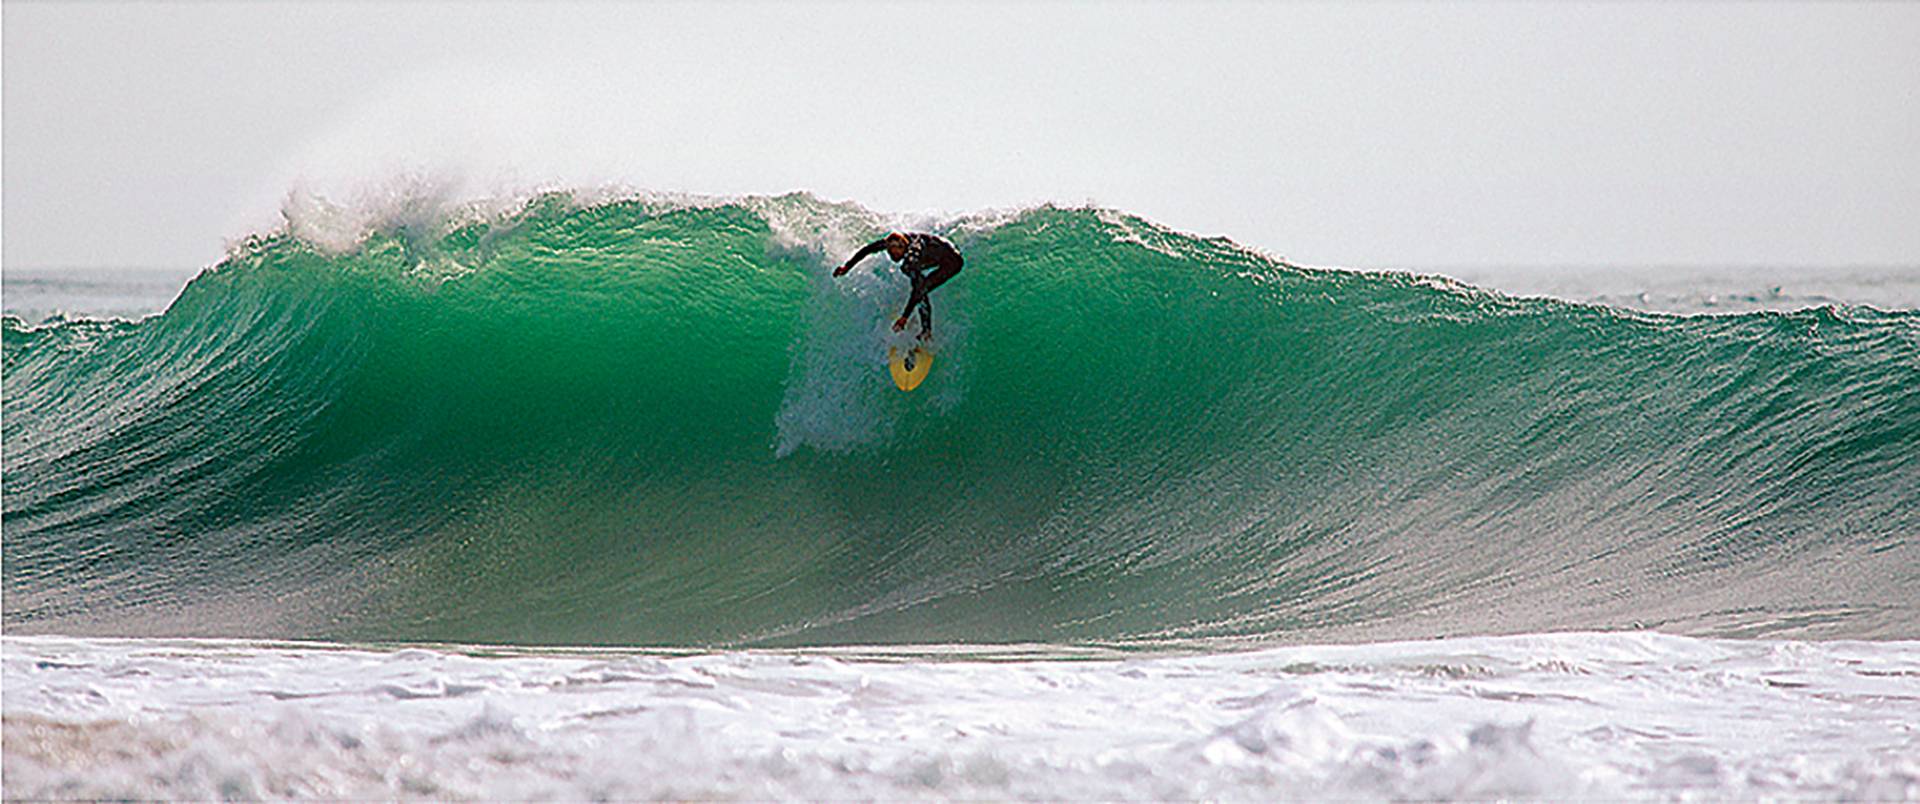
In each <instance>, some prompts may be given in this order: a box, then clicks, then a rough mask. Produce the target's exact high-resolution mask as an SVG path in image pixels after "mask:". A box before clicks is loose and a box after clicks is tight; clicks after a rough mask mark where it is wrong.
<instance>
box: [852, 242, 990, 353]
mask: <svg viewBox="0 0 1920 804" xmlns="http://www.w3.org/2000/svg"><path fill="white" fill-rule="evenodd" d="M881 249H886V250H887V256H888V257H890V258H892V259H893V261H894V262H897V263H900V273H903V274H906V275H907V279H908V280H911V281H912V282H913V292H912V293H909V294H907V309H905V310H903V311H901V313H900V317H899V318H896V319H894V321H893V331H894V332H899V331H900V330H902V329H904V328H905V327H906V326H907V318H908V317H909V316H911V315H913V308H915V307H918V308H920V340H923V341H924V340H926V339H928V338H931V337H933V302H931V301H929V300H928V299H927V294H929V293H932V292H933V289H934V288H937V287H940V286H941V285H944V284H946V282H947V280H949V279H952V278H953V275H954V274H957V273H960V263H961V262H962V260H961V259H960V250H959V249H956V248H954V247H953V244H952V243H949V242H947V241H946V239H945V238H942V237H940V236H939V235H933V234H926V233H924V232H894V233H892V234H889V235H887V236H886V237H882V238H880V239H879V240H875V241H873V242H871V243H868V244H867V245H866V247H865V248H862V249H860V250H859V251H858V252H856V253H855V254H854V255H853V258H852V259H849V260H847V263H846V264H845V265H842V266H840V267H838V268H835V269H833V275H834V276H839V275H841V274H844V273H846V272H848V271H851V270H853V266H854V264H855V263H857V262H859V261H861V260H864V259H866V258H867V255H869V254H872V253H874V252H876V251H879V250H881Z"/></svg>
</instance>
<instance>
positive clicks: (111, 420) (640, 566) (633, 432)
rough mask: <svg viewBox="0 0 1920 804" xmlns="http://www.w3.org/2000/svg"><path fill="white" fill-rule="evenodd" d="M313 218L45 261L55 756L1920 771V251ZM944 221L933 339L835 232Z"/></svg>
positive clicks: (1122, 784) (44, 502)
mask: <svg viewBox="0 0 1920 804" xmlns="http://www.w3.org/2000/svg"><path fill="white" fill-rule="evenodd" d="M288 218H289V220H288V224H287V226H285V227H284V228H283V229H282V230H279V231H275V232H270V233H264V234H261V235H256V236H254V237H252V238H249V239H247V240H246V241H244V242H241V243H238V244H236V245H235V246H234V248H233V249H232V251H231V253H230V254H229V256H228V258H227V259H226V260H224V261H223V262H221V263H220V264H219V265H217V266H214V267H212V268H210V269H208V270H206V271H203V272H200V273H199V274H198V275H197V276H195V277H193V279H192V281H191V282H189V283H187V285H186V286H185V287H184V288H183V289H181V290H180V291H179V293H178V295H177V297H175V298H173V299H172V300H171V302H170V303H168V304H167V306H166V309H165V310H164V312H158V313H156V314H153V315H149V316H145V317H139V316H138V315H133V316H128V315H126V314H125V313H126V312H127V311H128V310H130V309H135V308H138V306H139V305H138V303H135V302H129V301H128V298H129V297H130V296H133V295H138V293H139V292H147V293H151V289H143V288H135V287H133V286H132V285H131V284H129V283H127V282H121V283H119V284H115V283H114V282H107V283H106V284H107V285H110V286H111V287H110V288H108V289H107V290H106V291H102V294H101V297H102V298H107V299H111V301H107V302H103V303H102V304H101V305H100V306H99V307H98V308H97V309H96V310H92V311H89V310H84V309H83V310H79V311H77V312H73V313H67V314H53V313H52V312H51V309H52V308H53V307H57V306H59V305H58V304H57V302H58V301H59V299H58V298H57V292H66V291H57V289H56V290H55V291H49V292H50V293H54V294H55V297H54V298H53V299H52V301H49V300H48V299H47V298H36V297H34V296H33V294H31V293H27V294H23V295H21V297H20V298H19V299H16V298H15V294H16V293H18V292H19V290H20V289H21V288H33V289H39V288H40V287H41V286H36V285H27V284H21V283H17V282H15V281H14V277H9V278H8V279H9V289H8V294H9V300H8V302H7V304H8V313H9V314H8V315H7V317H6V318H5V319H4V322H3V323H4V333H3V334H4V367H3V368H4V372H5V377H4V421H3V422H0V430H3V431H4V447H5V455H4V469H5V476H4V530H5V534H4V542H0V546H3V547H4V586H3V587H0V591H3V592H4V603H5V612H4V618H3V619H0V624H3V625H4V629H5V637H4V639H3V640H0V653H3V654H4V659H3V660H0V665H3V666H0V671H3V672H4V679H3V680H4V682H5V684H4V691H3V692H0V706H3V708H4V727H5V742H4V746H5V747H4V771H5V782H4V785H5V794H6V796H7V797H9V798H14V797H62V798H67V797H79V798H152V797H167V798H235V797H242V798H251V797H275V798H279V797H298V798H308V797H311V798H368V797H372V798H765V797H777V798H802V797H804V798H1100V799H1194V798H1229V799H1246V798H1273V797H1306V796H1316V797H1365V798H1459V797H1588V798H1613V797H1634V798H1660V799H1667V798H1698V797H1710V798H1713V797H1736V796H1737V797H1755V796H1764V797H1783V798H1813V799H1836V798H1837V799H1914V798H1920V760H1917V759H1916V758H1920V734H1916V730H1920V727H1917V726H1915V725H1914V724H1916V723H1920V643H1917V642H1915V641H1914V640H1915V639H1917V638H1920V630H1917V629H1915V627H1914V625H1913V623H1915V622H1916V621H1920V619H1916V617H1917V615H1920V583H1916V582H1917V581H1920V572H1916V568H1920V548H1916V547H1915V544H1914V541H1913V539H1912V536H1913V534H1915V533H1916V532H1920V506H1915V505H1913V501H1914V500H1915V499H1920V314H1917V313H1915V312H1914V311H1913V309H1912V305H1911V304H1910V303H1908V304H1902V303H1900V301H1899V299H1900V298H1904V297H1900V296H1899V295H1898V293H1895V294H1894V297H1895V299H1896V300H1895V301H1894V302H1893V303H1888V302H1887V301H1886V298H1887V297H1886V296H1885V295H1884V294H1883V295H1881V296H1878V297H1874V298H1863V297H1860V296H1864V295H1869V293H1870V292H1878V291H1873V290H1872V289H1880V288H1886V287H1895V288H1900V287H1908V286H1912V285H1913V284H1914V282H1913V277H1911V276H1906V275H1893V276H1891V277H1888V276H1864V277H1856V278H1854V279H1852V280H1849V281H1852V282H1854V285H1851V286H1847V287H1859V288H1868V289H1869V291H1863V292H1862V294H1860V295H1859V296H1855V295H1852V294H1850V292H1849V291H1848V290H1846V289H1845V288H1843V289H1842V290H1840V291H1834V292H1831V293H1827V294H1825V295H1820V294H1816V295H1813V296H1809V297H1805V298H1801V297H1794V296H1793V295H1792V294H1791V293H1786V292H1783V291H1781V290H1780V289H1779V288H1777V287H1771V286H1769V287H1768V288H1765V289H1762V290H1760V292H1758V293H1757V294H1748V295H1733V296H1729V295H1726V294H1724V293H1721V292H1718V291H1715V292H1711V293H1709V292H1708V291H1707V290H1705V289H1704V288H1702V287H1699V286H1690V285H1686V284H1685V283H1683V282H1676V281H1675V280H1673V279H1672V278H1670V277H1662V278H1660V280H1659V281H1650V282H1644V283H1639V284H1637V285H1636V284H1635V282H1636V281H1637V280H1632V279H1630V278H1629V279H1624V280H1619V281H1622V282H1625V283H1626V284H1625V285H1623V286H1622V287H1619V288H1608V289H1607V290H1606V291H1605V292H1604V293H1600V294H1593V298H1590V299H1588V300H1584V301H1582V300H1569V299H1567V298H1554V297H1552V296H1551V295H1548V296H1527V297H1522V296H1515V295H1508V294H1506V293H1501V292H1496V291H1492V290H1488V289H1485V288H1481V287H1476V286H1473V285H1469V284H1465V283H1462V282H1460V281H1456V280H1452V279H1447V278H1443V277H1438V276H1421V275H1414V274H1407V273H1395V272H1355V271H1343V270H1328V269H1319V268H1312V267H1307V266H1301V265H1296V264H1293V263H1291V262H1288V261H1286V260H1283V259H1279V258H1276V257H1273V256H1271V255H1268V254H1265V253H1262V252H1260V251H1258V250H1254V249H1249V248H1245V247H1243V246H1241V245H1239V244H1237V243H1234V242H1233V241H1231V240H1228V239H1225V238H1217V237H1199V236H1194V235H1189V234H1185V233H1182V232H1178V231H1175V230H1172V229H1169V228H1167V227H1164V226H1161V225H1158V224H1155V223H1153V222H1151V221H1147V220H1145V219H1142V218H1139V217H1136V216H1132V215H1128V214H1126V213H1124V212H1120V211H1115V210H1108V209H1100V208H1080V207H1057V206H1041V207H1035V208H1028V209H1020V210H1006V211H996V212H992V213H981V214H974V215H966V216H960V217H955V218H932V217H922V218H917V219H916V218H907V217H902V216H886V215H880V214H876V213H873V212H871V211H868V210H866V209H863V208H861V207H859V206H857V205H854V204H845V203H830V202H826V201H822V200H819V199H816V198H813V197H811V196H808V195H804V194H796V195H788V196H780V197H773V198H765V197H754V198H744V199H689V198H677V197H674V198H669V197H662V196H652V195H616V196H602V195H592V194H585V193H548V194H542V195H537V196H532V197H528V198H522V199H514V200H511V201H496V202H490V203H484V204H469V205H447V204H432V205H425V206H422V205H419V204H402V205H399V206H397V207H393V208H388V209H382V210H374V211H368V210H346V209H338V208H333V207H329V206H327V205H325V204H324V203H319V202H313V203H309V204H306V205H304V206H302V205H295V206H294V207H293V208H290V210H289V215H288ZM895 228H913V229H924V230H931V231H935V232H938V233H940V234H942V235H943V236H946V237H947V238H948V239H949V240H951V241H953V242H954V243H955V244H956V245H958V246H959V247H960V248H961V250H962V251H963V252H964V253H965V254H966V257H967V268H966V270H965V271H963V272H962V274H961V275H960V276H959V277H957V278H956V279H955V280H954V281H953V282H952V283H950V284H949V285H948V286H946V287H944V288H942V290H941V291H940V293H939V294H937V295H936V297H935V299H934V303H935V314H936V340H935V342H934V347H935V349H936V350H937V351H938V353H939V354H940V355H941V362H940V364H939V365H938V366H937V367H936V369H935V371H934V373H933V375H932V377H931V378H930V379H929V380H928V382H927V384H926V385H925V386H923V387H922V388H921V389H919V390H918V391H916V392H914V393H913V394H902V393H899V392H898V391H896V390H894V389H893V388H892V386H891V384H890V383H889V382H888V381H887V380H886V369H885V364H884V356H885V354H886V350H887V348H888V347H889V346H890V345H894V344H896V343H898V340H897V339H898V338H901V337H910V334H909V335H907V336H900V335H895V334H894V333H892V332H890V331H889V328H888V327H887V322H889V321H890V320H891V319H892V317H893V315H894V314H896V313H897V308H898V306H899V304H900V303H901V300H902V299H904V298H905V291H906V288H905V280H904V279H903V278H901V277H900V276H899V274H898V273H897V272H896V271H893V270H892V269H891V267H890V266H888V265H883V264H881V263H882V261H880V260H874V261H871V262H869V263H868V264H867V265H865V266H863V267H862V268H861V269H860V270H858V271H856V272H855V273H853V274H851V275H849V276H847V277H845V278H843V279H839V280H836V279H833V278H831V277H830V276H829V275H828V272H829V270H830V269H831V267H833V266H834V265H837V264H839V262H840V261H841V260H843V259H844V258H845V256H846V255H847V254H850V253H852V251H853V250H854V249H855V248H857V247H858V246H859V245H861V244H863V243H865V242H867V241H868V240H870V239H872V238H873V237H874V236H875V235H876V234H879V233H883V232H885V231H887V230H889V229H895ZM143 281H151V280H143ZM46 287H54V286H53V285H48V286H46ZM1549 293H1551V291H1550V290H1549ZM1560 295H1561V296H1565V295H1567V294H1560ZM1650 299H1651V301H1649V300H1650ZM1663 303H1665V304H1667V305H1668V306H1670V307H1673V308H1675V309H1678V310H1679V312H1674V311H1672V310H1661V309H1654V308H1658V307H1660V306H1661V305H1662V304H1663ZM43 308H45V309H43ZM29 311H32V312H31V313H30V312H29Z"/></svg>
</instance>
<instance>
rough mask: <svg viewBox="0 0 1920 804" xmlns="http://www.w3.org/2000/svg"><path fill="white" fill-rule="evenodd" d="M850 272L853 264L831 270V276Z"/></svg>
mask: <svg viewBox="0 0 1920 804" xmlns="http://www.w3.org/2000/svg"><path fill="white" fill-rule="evenodd" d="M851 270H853V263H847V264H846V265H842V266H840V267H838V268H835V269H833V275H834V276H839V275H841V274H844V273H846V272H848V271H851Z"/></svg>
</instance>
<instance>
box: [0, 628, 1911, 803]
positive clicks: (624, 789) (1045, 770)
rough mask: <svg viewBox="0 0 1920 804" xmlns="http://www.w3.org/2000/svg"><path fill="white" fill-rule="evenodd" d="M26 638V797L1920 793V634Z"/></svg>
mask: <svg viewBox="0 0 1920 804" xmlns="http://www.w3.org/2000/svg"><path fill="white" fill-rule="evenodd" d="M4 648H5V651H4V652H5V658H4V680H5V693H4V709H5V729H6V735H5V736H6V739H5V749H4V750H5V763H6V765H5V767H6V779H5V793H6V795H7V796H8V797H10V798H14V797H61V798H68V797H83V798H92V797H128V798H216V797H232V796H243V797H245V796H261V797H313V798H390V797H391V798H455V797H477V798H523V797H536V798H565V799H584V798H703V799H704V798H884V799H897V798H1076V799H1085V798H1099V799H1142V798H1151V799H1192V798H1227V799H1251V798H1273V797H1287V798H1299V797H1340V798H1352V797H1365V798H1419V799H1429V798H1466V797H1555V798H1559V797H1573V796H1578V797H1609V798H1612V797H1626V798H1652V799H1681V798H1713V799H1718V798H1754V797H1769V798H1822V799H1830V798H1844V799H1862V798H1906V799H1912V798H1914V797H1916V796H1920V734H1917V733H1916V731H1915V730H1914V727H1913V724H1914V723H1920V695H1916V692H1920V682H1916V679H1920V643H1911V642H1908V643H1793V642H1766V641H1755V642H1742V641H1714V640H1696V639H1686V638H1680V637H1669V636H1659V635H1651V634H1556V635H1535V636H1523V637H1505V638H1472V639H1449V640H1433V641H1426V642H1405V643H1388V644H1370V645H1353V646H1317V647H1291V648H1280V649H1271V650H1263V651H1255V652H1249V653H1225V654H1221V653H1216V654H1201V655H1187V656H1168V655H1162V656H1140V655H1125V654H1119V655H1112V654H1109V655H1106V656H1105V657H1101V656H1100V655H1099V653H1098V652H1095V654H1094V656H1095V658H1094V659H1093V660H1088V659H1087V655H1086V652H1084V651H1081V652H1068V653H1064V654H1062V656H1061V657H1060V658H1045V659H1036V658H1033V656H1032V654H1033V653H1034V652H1032V651H1027V652H1023V651H1014V652H1011V653H1009V654H1007V655H1004V656H998V657H985V658H969V657H967V656H965V655H956V654H952V653H942V652H940V651H936V650H929V652H926V653H922V654H914V653H911V652H901V651H893V652H885V653H881V652H876V653H873V654H861V653H860V652H858V651H837V652H828V653H812V654H804V653H714V654H698V655H685V656H671V655H663V654H646V653H622V652H583V651H571V652H558V651H556V652H551V653H546V654H518V655H516V654H513V653H512V652H506V653H505V655H502V653H501V652H497V651H494V652H465V653H463V652H452V651H444V650H422V649H409V650H399V651H393V650H373V649H357V648H349V647H343V646H329V645H252V644H244V643H219V642H195V641H168V640H78V639H59V638H26V639H22V638H8V639H7V640H5V642H4ZM1038 653H1041V654H1044V653H1045V651H1044V650H1043V651H1038ZM1069 657H1071V658H1073V659H1075V660H1066V659H1067V658H1069Z"/></svg>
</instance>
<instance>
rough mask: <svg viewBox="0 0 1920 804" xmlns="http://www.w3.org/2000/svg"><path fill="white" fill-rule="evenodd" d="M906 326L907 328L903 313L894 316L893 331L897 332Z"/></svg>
mask: <svg viewBox="0 0 1920 804" xmlns="http://www.w3.org/2000/svg"><path fill="white" fill-rule="evenodd" d="M906 328H907V317H906V316H904V315H903V316H900V317H899V318H896V319H894V320H893V331H894V332H899V331H900V330H903V329H906Z"/></svg>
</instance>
